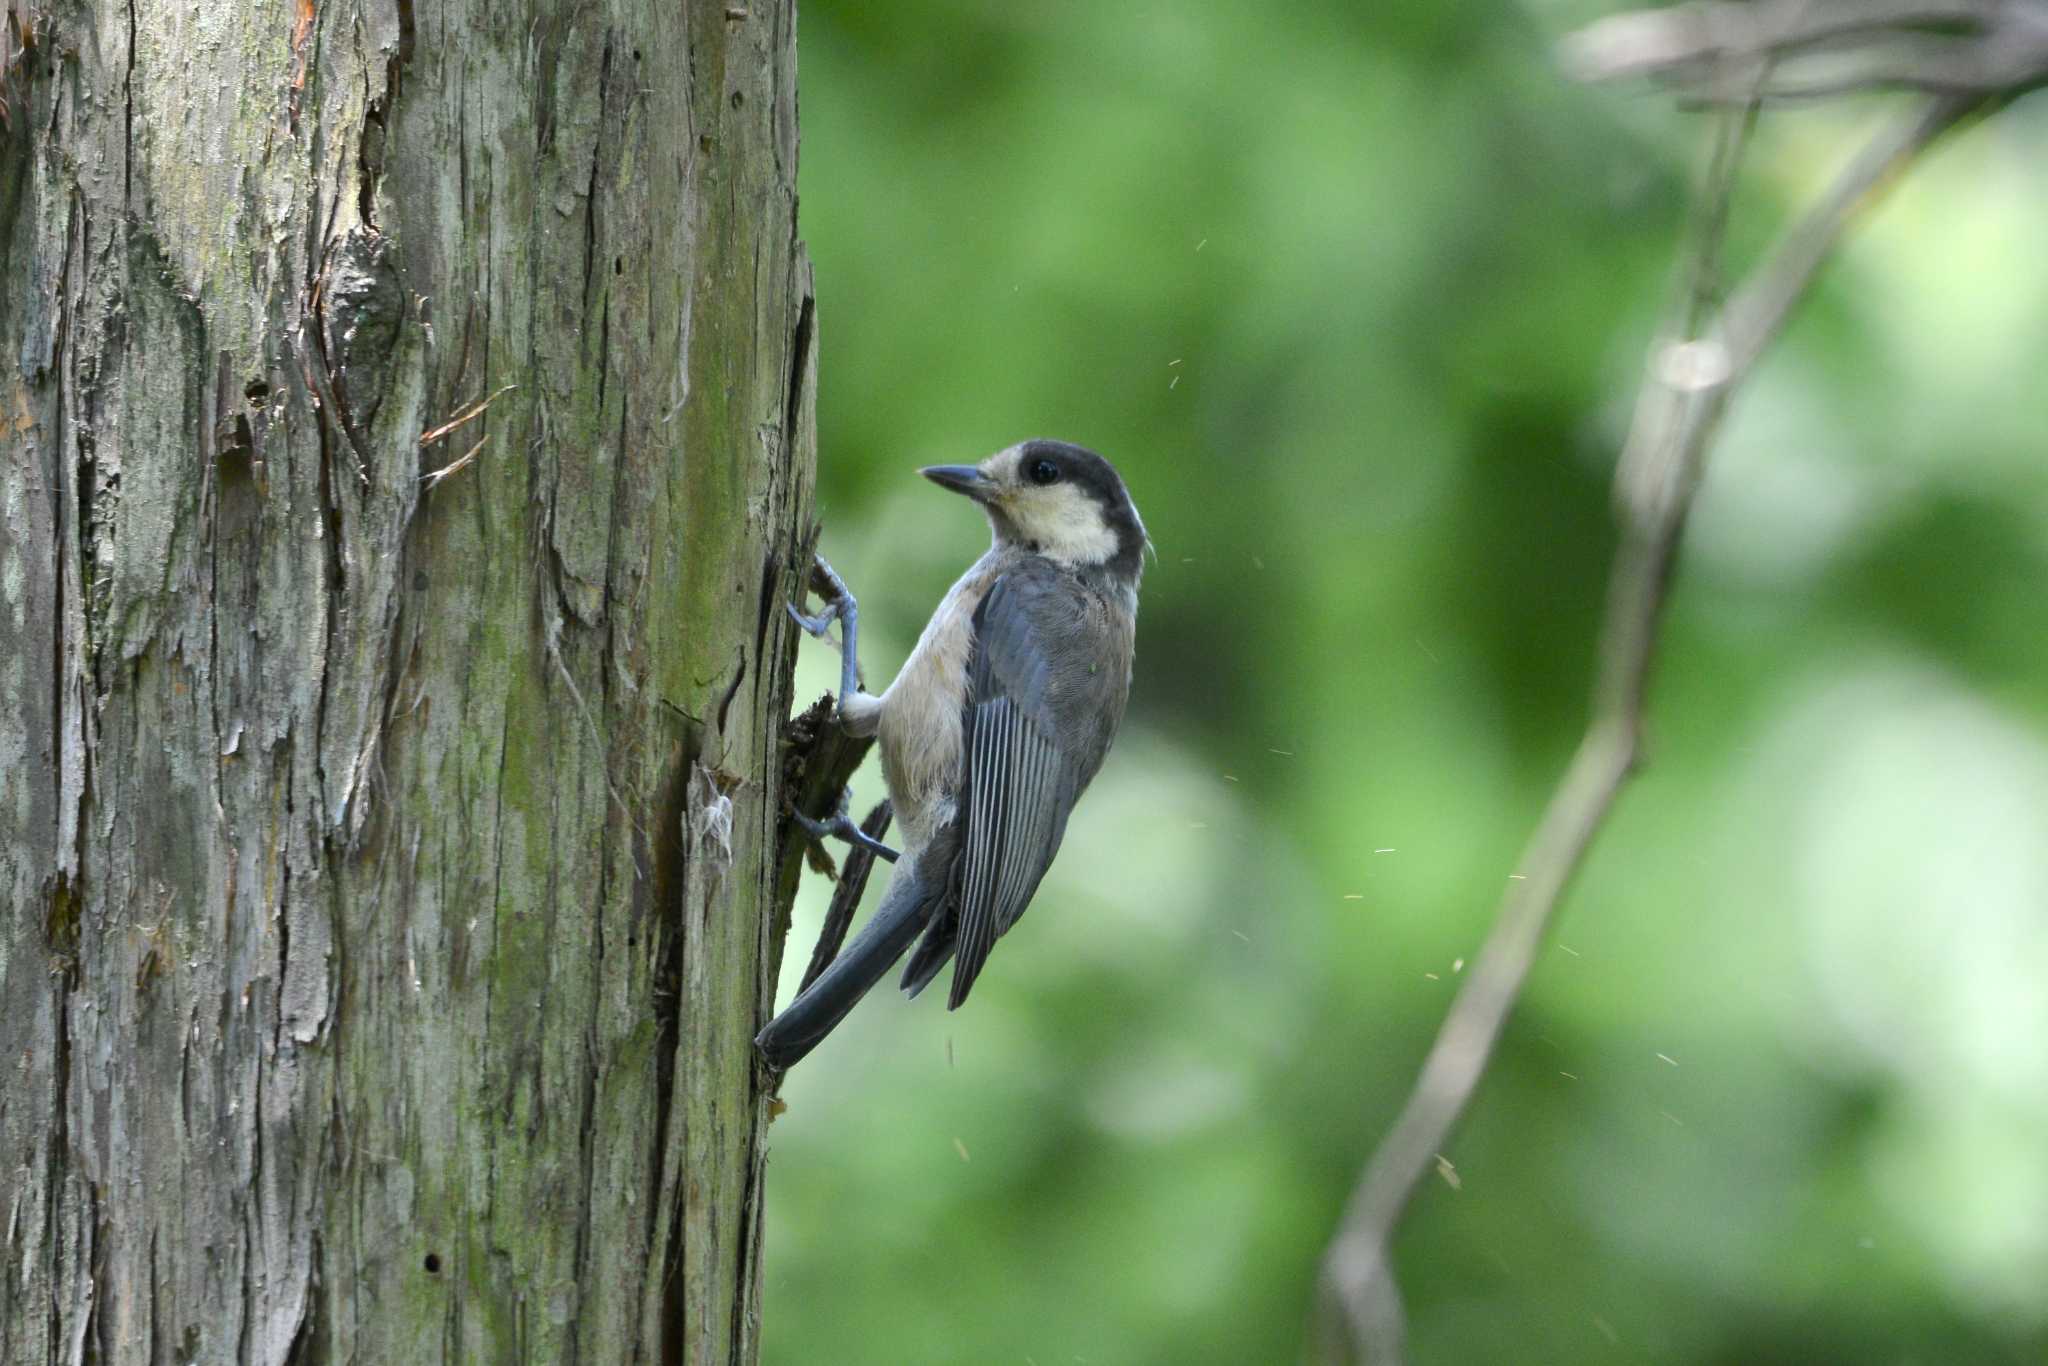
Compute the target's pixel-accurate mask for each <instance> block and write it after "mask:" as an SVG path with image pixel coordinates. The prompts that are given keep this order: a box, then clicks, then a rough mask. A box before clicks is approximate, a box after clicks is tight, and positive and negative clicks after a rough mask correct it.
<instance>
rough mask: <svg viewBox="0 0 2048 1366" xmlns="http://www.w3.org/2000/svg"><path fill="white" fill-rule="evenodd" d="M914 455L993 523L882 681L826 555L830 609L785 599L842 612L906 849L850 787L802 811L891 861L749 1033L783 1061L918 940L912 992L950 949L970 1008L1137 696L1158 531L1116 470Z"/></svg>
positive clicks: (1012, 449) (821, 830) (849, 673)
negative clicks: (867, 830) (845, 926)
mask: <svg viewBox="0 0 2048 1366" xmlns="http://www.w3.org/2000/svg"><path fill="white" fill-rule="evenodd" d="M918 472H919V473H920V474H922V475H923V476H924V477H925V478H926V479H929V480H931V481H932V482H933V483H934V484H937V485H938V486H939V487H941V488H943V489H948V490H951V491H952V492H954V493H957V494H961V495H963V496H965V497H967V498H968V499H971V500H972V501H973V502H974V503H975V504H977V505H978V506H979V507H980V509H981V511H982V513H983V514H984V516H986V518H987V519H988V524H989V530H990V533H991V540H990V544H989V548H988V551H987V553H985V554H984V555H982V557H981V558H980V559H978V560H976V561H975V562H974V564H973V566H972V567H971V568H969V569H968V571H967V572H966V573H965V574H963V575H961V576H960V579H959V581H958V582H956V583H955V584H954V585H953V586H952V588H951V590H949V591H948V592H947V594H946V595H945V597H944V598H943V599H942V600H941V601H940V603H939V605H938V609H937V610H936V611H935V612H934V613H933V614H932V618H931V620H930V622H929V623H927V624H926V626H925V628H924V632H923V634H922V635H921V636H919V638H918V641H917V645H916V647H915V648H914V649H912V650H911V652H910V657H909V658H908V659H907V660H906V661H905V662H904V664H903V667H902V669H901V670H900V671H899V672H898V673H897V675H896V678H895V680H894V681H893V682H892V683H890V685H889V686H888V688H887V689H886V690H884V691H883V692H882V693H881V694H880V695H879V696H877V695H875V694H871V693H868V692H866V691H864V690H863V689H862V688H861V686H860V683H859V677H860V675H859V668H858V656H857V648H858V646H857V639H858V621H859V609H858V604H857V603H856V601H855V599H854V596H853V594H852V593H851V592H850V591H849V590H848V589H847V587H846V585H845V583H844V582H843V581H842V580H841V579H840V578H839V576H838V574H837V573H835V572H834V571H833V570H832V568H831V566H830V565H829V564H827V563H825V562H824V561H823V560H822V559H820V560H819V562H818V563H819V569H820V578H821V579H822V580H823V581H824V585H825V587H826V589H827V590H828V596H827V597H826V599H825V606H824V609H823V610H822V611H821V612H819V613H818V614H817V615H815V616H806V615H805V614H804V613H803V612H802V611H801V610H800V609H799V608H798V606H797V605H795V604H792V605H791V606H790V608H789V612H790V615H791V616H792V617H793V618H795V620H796V622H797V624H798V625H799V626H801V627H802V628H803V629H804V630H805V631H807V632H808V633H810V634H811V635H813V636H817V637H821V638H823V637H826V636H827V635H828V633H829V632H830V629H831V625H832V622H833V621H835V620H836V621H838V622H839V623H840V633H841V641H840V644H841V650H842V658H841V663H840V686H839V696H838V712H837V714H838V720H839V723H840V724H841V725H843V726H844V727H846V729H847V730H848V731H849V732H850V733H852V734H854V735H858V736H869V735H871V736H873V737H874V738H875V740H876V743H877V746H878V748H879V749H880V751H881V759H882V778H883V781H884V783H885V784H886V785H887V787H888V789H889V799H890V802H891V804H892V806H893V808H894V811H895V817H896V821H897V824H898V828H899V830H900V831H901V832H902V848H901V850H900V851H898V850H893V849H889V848H888V847H887V846H885V845H882V844H880V842H879V841H875V840H872V839H870V838H869V837H868V836H866V835H865V834H863V833H862V832H861V830H860V829H859V827H858V826H856V825H854V824H853V822H852V821H851V820H850V819H848V817H847V815H846V809H845V804H844V802H843V801H842V803H841V805H840V809H839V812H838V814H837V815H836V816H834V817H833V818H831V819H830V820H827V821H822V822H820V821H812V820H810V819H809V818H807V817H803V816H801V815H800V814H798V815H797V819H798V820H799V822H800V823H801V824H802V825H803V826H804V828H805V829H806V830H808V831H809V832H810V833H811V834H812V835H813V836H814V837H823V836H825V835H835V836H838V837H840V838H842V839H845V840H847V841H849V842H851V843H855V844H863V845H866V846H867V847H869V848H872V849H875V850H876V851H877V852H878V853H879V854H880V855H881V856H882V857H884V858H887V859H890V860H891V861H892V862H893V863H894V871H893V873H892V874H891V877H890V880H889V886H888V890H887V891H886V892H885V893H884V894H883V897H882V904H881V906H880V908H879V909H878V910H876V912H875V913H874V915H873V916H872V917H871V918H870V919H869V921H868V923H867V924H866V925H865V926H864V927H863V928H862V929H861V931H860V933H859V934H857V935H855V936H854V938H853V940H852V941H851V942H850V943H848V944H847V945H846V947H845V949H844V950H843V951H842V952H841V953H840V955H839V956H838V957H837V958H836V959H834V960H833V962H832V964H831V965H830V966H829V967H828V968H826V969H825V971H824V972H823V973H822V974H820V975H819V976H818V978H817V980H816V981H814V982H813V983H812V984H811V985H810V986H809V987H808V988H807V989H806V990H804V991H803V992H802V993H800V994H799V995H798V996H797V998H796V999H795V1000H794V1001H792V1002H790V1004H789V1005H788V1006H787V1007H786V1008H785V1009H784V1010H783V1011H782V1012H781V1013H780V1014H778V1015H776V1016H775V1018H774V1019H772V1020H770V1021H769V1023H768V1025H767V1027H766V1028H764V1029H762V1030H761V1032H760V1034H759V1035H757V1036H756V1038H755V1041H754V1042H755V1046H756V1047H757V1049H758V1050H759V1052H760V1055H761V1057H762V1058H763V1060H764V1061H766V1062H767V1064H768V1065H769V1066H770V1067H773V1068H776V1069H778V1070H780V1069H786V1068H788V1067H790V1066H792V1065H794V1064H795V1063H796V1062H797V1061H798V1060H799V1059H801V1058H803V1057H804V1056H805V1055H806V1054H807V1053H809V1052H810V1051H811V1049H813V1048H815V1047H816V1046H817V1045H818V1044H819V1042H821V1041H822V1040H823V1039H824V1038H825V1036H826V1035H827V1034H829V1033H830V1032H831V1031H832V1029H833V1028H834V1027H835V1026H836V1025H838V1023H839V1022H840V1021H841V1020H842V1019H844V1018H845V1017H846V1015H847V1012H849V1011H850V1010H852V1009H853V1007H854V1005H855V1004H856V1003H857V1002H858V1001H859V1000H860V999H861V997H862V996H864V995H866V994H867V991H868V989H869V988H870V987H872V986H873V985H874V984H875V983H876V982H877V981H879V980H881V978H882V976H883V975H884V974H886V973H887V972H888V971H889V970H890V968H891V967H892V966H893V965H894V964H895V963H896V961H897V960H898V959H899V958H901V957H902V956H903V954H904V953H905V952H906V951H909V950H910V948H911V944H912V943H913V942H914V941H917V947H916V949H915V951H913V952H911V953H910V961H909V963H908V964H907V965H906V966H905V969H904V973H903V979H902V986H903V989H904V991H905V992H907V993H908V994H909V995H911V996H916V995H917V994H918V993H919V992H921V991H923V990H924V988H925V987H926V986H928V985H929V984H930V983H931V982H932V980H933V979H934V978H936V977H937V976H938V975H939V973H940V972H941V970H943V969H944V968H945V966H946V964H947V963H948V962H949V961H950V962H951V963H952V964H953V976H952V984H951V990H950V992H949V994H948V997H947V1003H946V1004H947V1008H948V1009H949V1010H951V1009H958V1008H959V1006H960V1004H961V1003H962V1002H964V1001H965V1000H966V999H967V994H968V992H969V991H970V990H971V989H972V988H973V986H974V983H975V979H976V978H977V977H979V976H980V974H981V971H982V968H983V966H984V965H985V964H986V963H987V961H988V956H989V951H990V950H991V949H992V948H994V947H995V942H996V940H997V939H999V938H1001V937H1002V936H1003V935H1004V934H1005V933H1007V932H1008V931H1009V930H1010V928H1011V927H1012V926H1013V925H1015V924H1016V923H1017V918H1018V917H1019V916H1021V915H1023V914H1024V911H1025V908H1026V907H1028V906H1029V905H1030V904H1031V899H1032V896H1033V895H1034V894H1035V893H1036V892H1037V890H1038V884H1039V880H1040V879H1041V878H1043V877H1044V876H1045V872H1046V869H1047V868H1048V867H1050V866H1051V864H1052V861H1053V857H1054V855H1055V854H1057V853H1058V852H1059V847H1060V841H1061V839H1062V838H1063V837H1064V836H1065V834H1066V830H1067V821H1068V817H1069V816H1070V815H1071V814H1072V812H1073V809H1074V803H1075V802H1076V801H1077V800H1078V799H1079V798H1080V796H1081V793H1082V792H1083V791H1084V790H1085V789H1086V788H1087V786H1088V784H1089V782H1090V781H1091V780H1092V779H1093V778H1094V777H1095V774H1096V772H1097V771H1098V770H1099V769H1100V768H1101V767H1102V762H1103V759H1104V758H1105V756H1107V755H1108V753H1109V748H1110V744H1111V742H1112V741H1114V740H1115V738H1116V733H1117V729H1118V727H1119V725H1120V724H1121V723H1122V721H1123V714H1124V705H1125V702H1126V700H1127V699H1128V698H1129V696H1130V688H1131V668H1132V660H1133V657H1134V651H1135V639H1136V627H1137V614H1138V583H1139V579H1140V578H1141V577H1142V575H1143V569H1144V557H1145V553H1146V551H1147V550H1149V549H1150V548H1151V542H1150V540H1149V539H1148V537H1147V536H1146V533H1145V523H1144V521H1143V519H1141V518H1140V517H1139V515H1138V509H1137V506H1136V505H1135V504H1134V503H1133V502H1132V501H1131V495H1130V493H1129V491H1128V490H1127V489H1126V488H1125V487H1124V481H1123V479H1122V477H1121V476H1120V475H1118V473H1117V471H1116V468H1115V467H1114V466H1113V465H1111V464H1110V462H1109V461H1108V460H1106V459H1104V458H1103V457H1102V456H1100V455H1098V454H1096V453H1095V452H1094V451H1092V450H1089V449H1087V448H1086V447H1084V446H1077V445H1073V444H1070V443H1068V442H1064V441H1053V440H1048V439H1044V438H1038V439H1033V440H1029V441H1022V442H1019V443H1017V444H1015V445H1012V446H1009V447H1007V448H1005V449H1003V450H1000V451H998V452H996V453H995V454H994V455H991V456H989V457H988V458H987V459H985V460H983V461H982V462H981V463H979V464H977V465H933V466H930V467H928V468H925V469H922V470H920V471H918ZM793 814H796V813H793ZM920 936H922V938H921V940H920Z"/></svg>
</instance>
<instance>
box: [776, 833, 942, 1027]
mask: <svg viewBox="0 0 2048 1366" xmlns="http://www.w3.org/2000/svg"><path fill="white" fill-rule="evenodd" d="M921 872H922V870H921V869H920V868H919V867H915V866H913V867H899V868H898V870H897V873H896V876H895V877H893V878H891V879H890V880H889V890H888V893H887V894H886V895H884V896H883V898H882V906H881V909H880V910H878V911H876V912H875V914H874V916H873V917H872V918H871V919H870V920H869V921H868V923H867V924H866V925H863V926H862V927H861V931H860V933H859V934H857V935H855V936H854V937H853V940H852V942H851V943H849V944H848V945H847V946H846V947H845V948H844V949H843V950H841V951H840V954H839V956H838V957H837V958H835V959H833V960H832V966H830V967H828V968H826V969H825V971H824V972H822V973H820V974H819V975H818V980H817V981H815V982H813V983H811V985H810V987H809V988H808V989H807V990H805V991H804V992H803V993H802V994H800V995H799V996H798V997H797V998H796V999H795V1000H794V1001H791V1002H790V1003H789V1006H788V1007H787V1008H786V1009H785V1010H784V1011H783V1012H782V1013H781V1014H780V1015H777V1016H776V1017H775V1018H774V1019H772V1020H770V1021H769V1022H768V1027H767V1028H766V1029H763V1030H762V1031H761V1032H760V1033H759V1034H757V1035H755V1036H754V1046H755V1047H756V1048H759V1049H760V1050H761V1056H762V1057H763V1058H765V1059H766V1060H767V1061H768V1064H769V1066H771V1067H777V1068H786V1067H789V1066H791V1065H792V1064H794V1063H795V1062H796V1061H797V1060H798V1059H800V1058H802V1057H803V1056H804V1055H805V1054H806V1053H808V1052H810V1051H811V1050H812V1049H813V1048H816V1047H817V1046H818V1044H819V1042H820V1041H821V1040H823V1039H824V1037H825V1036H826V1035H827V1034H830V1033H831V1032H832V1030H833V1027H834V1026H836V1025H837V1024H838V1023H839V1022H840V1021H841V1020H843V1019H845V1018H846V1013H847V1012H848V1011H849V1010H852V1009H853V1007H854V1005H855V1003H856V1002H858V1001H859V1000H860V998H861V997H863V996H865V995H867V993H868V988H869V987H872V986H873V985H874V984H875V983H876V982H879V981H881V980H882V975H883V974H884V973H886V972H888V971H889V969H890V967H892V966H893V965H894V964H895V962H896V960H897V959H898V958H901V957H902V956H903V951H904V950H905V949H907V948H909V947H910V942H911V941H912V940H913V939H915V938H917V935H918V931H920V930H922V929H923V928H924V925H925V921H926V920H928V919H929V918H930V917H931V912H932V906H933V903H934V901H935V900H936V898H934V897H933V896H932V895H930V894H929V893H928V892H927V890H926V888H925V885H924V884H925V879H924V878H923V877H922V876H921V875H920V874H921Z"/></svg>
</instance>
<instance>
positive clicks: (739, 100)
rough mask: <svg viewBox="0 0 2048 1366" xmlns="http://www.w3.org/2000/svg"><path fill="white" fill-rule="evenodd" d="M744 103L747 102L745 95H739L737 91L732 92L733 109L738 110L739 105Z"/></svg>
mask: <svg viewBox="0 0 2048 1366" xmlns="http://www.w3.org/2000/svg"><path fill="white" fill-rule="evenodd" d="M746 102H747V97H746V96H745V95H742V94H741V93H740V92H739V91H737V90H735V91H733V92H732V107H733V108H735V109H737V108H739V107H740V106H741V105H743V104H745V103H746Z"/></svg>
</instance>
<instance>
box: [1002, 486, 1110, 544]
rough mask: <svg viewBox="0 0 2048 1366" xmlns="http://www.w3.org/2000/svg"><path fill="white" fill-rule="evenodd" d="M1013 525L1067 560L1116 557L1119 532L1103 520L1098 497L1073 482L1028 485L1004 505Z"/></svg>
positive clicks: (1024, 536)
mask: <svg viewBox="0 0 2048 1366" xmlns="http://www.w3.org/2000/svg"><path fill="white" fill-rule="evenodd" d="M1003 512H1004V514H1005V515H1007V516H1008V517H1009V519H1010V525H1011V526H1013V527H1015V528H1016V529H1017V533H1018V534H1019V535H1020V536H1022V537H1023V538H1024V539H1025V540H1028V541H1036V542H1037V543H1038V548H1039V551H1040V553H1042V554H1044V555H1045V556H1046V557H1047V558H1049V559H1053V560H1058V561H1060V562H1061V563H1064V564H1102V563H1104V562H1106V561H1108V560H1111V559H1114V558H1115V557H1116V552H1117V539H1116V532H1115V531H1113V530H1111V529H1110V526H1109V523H1107V522H1106V521H1104V520H1103V517H1102V509H1101V508H1099V507H1097V506H1096V504H1095V500H1094V499H1092V498H1090V497H1089V496H1088V495H1087V494H1085V493H1083V492H1082V491H1081V490H1080V489H1078V488H1076V487H1074V486H1073V485H1072V484H1058V485H1055V486H1054V487H1052V488H1047V489H1037V488H1034V489H1025V490H1022V491H1020V492H1019V493H1017V494H1016V495H1015V496H1014V497H1012V498H1011V499H1010V500H1009V501H1008V502H1007V503H1006V504H1005V505H1004V507H1003Z"/></svg>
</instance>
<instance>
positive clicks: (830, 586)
mask: <svg viewBox="0 0 2048 1366" xmlns="http://www.w3.org/2000/svg"><path fill="white" fill-rule="evenodd" d="M815 559H816V565H817V569H816V573H817V577H818V578H820V579H823V580H824V581H825V589H826V591H825V592H824V593H822V594H820V596H821V597H824V598H825V610H824V611H822V612H820V613H818V615H816V616H815V617H807V616H805V615H804V614H803V613H802V612H800V611H798V610H797V605H796V604H795V603H790V604H789V616H790V619H791V620H792V621H794V622H795V623H796V624H797V625H799V626H801V627H803V628H804V630H806V631H808V632H809V633H810V634H812V635H814V636H816V637H818V638H819V639H820V640H823V639H824V638H825V633H826V632H828V631H830V630H831V629H832V622H833V619H834V618H837V619H838V621H839V644H840V655H841V658H840V660H839V714H840V715H841V716H842V717H844V716H846V715H847V714H848V711H847V702H848V701H849V699H851V698H853V697H855V696H857V695H858V694H859V693H860V691H861V687H860V607H859V604H857V603H855V602H854V600H853V591H852V590H851V589H849V588H848V587H847V586H846V580H844V579H842V578H840V577H839V574H838V572H837V571H836V570H834V569H833V568H832V566H831V565H829V564H827V563H826V562H825V557H824V556H823V555H819V556H816V557H815Z"/></svg>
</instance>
